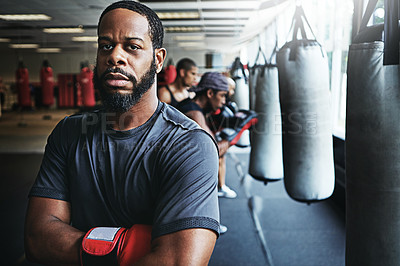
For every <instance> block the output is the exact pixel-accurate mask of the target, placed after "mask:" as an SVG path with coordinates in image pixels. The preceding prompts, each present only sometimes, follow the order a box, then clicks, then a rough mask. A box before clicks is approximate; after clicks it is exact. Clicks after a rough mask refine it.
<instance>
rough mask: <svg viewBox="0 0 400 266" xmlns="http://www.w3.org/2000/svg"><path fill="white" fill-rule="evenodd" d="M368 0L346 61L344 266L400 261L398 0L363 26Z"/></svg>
mask: <svg viewBox="0 0 400 266" xmlns="http://www.w3.org/2000/svg"><path fill="white" fill-rule="evenodd" d="M371 2H372V1H370V3H369V5H368V8H367V12H366V15H364V18H363V22H364V23H362V25H364V26H362V27H361V30H360V32H359V33H358V35H357V36H356V37H355V39H354V40H353V44H352V45H351V46H350V50H349V57H348V58H349V59H348V65H347V75H348V76H347V110H346V141H345V145H346V265H348V266H358V265H364V266H369V265H371V266H372V265H374V266H375V265H385V266H391V265H400V87H399V78H400V74H399V73H400V68H399V27H398V19H399V18H398V15H397V10H398V2H397V1H392V2H391V3H388V2H390V1H386V2H385V23H384V26H383V25H378V26H372V27H366V25H367V22H368V18H369V17H370V14H371V13H372V12H373V9H374V7H375V4H373V5H371ZM375 2H376V1H375ZM395 2H396V3H395ZM391 11H395V12H391ZM368 13H369V15H367V14H368ZM391 13H392V14H391ZM393 13H396V14H393ZM389 17H392V18H393V17H395V18H394V19H392V20H390V19H389ZM383 29H384V36H385V40H384V41H382V31H383ZM390 46H392V47H390Z"/></svg>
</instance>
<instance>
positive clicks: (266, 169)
mask: <svg viewBox="0 0 400 266" xmlns="http://www.w3.org/2000/svg"><path fill="white" fill-rule="evenodd" d="M254 68H256V69H258V70H257V72H258V77H257V85H256V88H255V91H256V98H255V111H256V112H257V114H258V123H257V124H256V125H255V126H254V129H253V130H252V131H251V132H250V136H251V138H250V139H251V151H250V160H249V174H250V175H251V176H252V177H253V178H255V179H257V180H260V181H263V182H265V183H267V182H271V181H277V180H280V179H282V178H283V162H282V128H281V107H280V105H279V81H278V68H277V67H276V65H271V64H267V63H265V65H262V66H259V65H258V66H254V67H253V68H252V69H251V70H250V72H252V71H253V69H254Z"/></svg>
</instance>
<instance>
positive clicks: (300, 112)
mask: <svg viewBox="0 0 400 266" xmlns="http://www.w3.org/2000/svg"><path fill="white" fill-rule="evenodd" d="M302 19H304V20H305V21H306V22H307V20H306V18H305V15H304V11H303V9H302V8H301V7H300V6H298V7H297V8H296V13H295V16H294V19H293V25H295V26H294V30H293V40H292V41H290V42H288V43H286V44H285V45H284V46H283V47H282V48H281V49H280V50H279V52H278V54H277V65H278V71H279V94H280V103H281V112H282V136H283V164H284V183H285V188H286V191H287V193H288V194H289V196H290V197H291V198H293V199H295V200H298V201H301V202H308V203H309V202H313V201H318V200H323V199H326V198H328V197H330V196H331V195H332V193H333V189H334V186H335V175H334V162H333V143H332V142H333V141H332V129H331V127H332V123H331V111H330V109H331V108H330V91H329V69H328V61H327V56H326V54H325V52H324V51H323V49H322V47H321V46H320V44H319V43H318V42H317V41H316V40H309V39H306V34H305V30H304V25H303V21H302ZM299 30H301V33H302V36H303V39H297V32H298V31H299Z"/></svg>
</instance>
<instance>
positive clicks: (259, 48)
mask: <svg viewBox="0 0 400 266" xmlns="http://www.w3.org/2000/svg"><path fill="white" fill-rule="evenodd" d="M260 54H261V55H262V56H263V58H264V64H265V63H266V62H267V58H266V57H265V54H264V52H263V51H262V49H261V46H258V52H257V56H256V60H254V66H255V65H256V64H257V61H258V58H259V57H260Z"/></svg>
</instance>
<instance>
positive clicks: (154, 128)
mask: <svg viewBox="0 0 400 266" xmlns="http://www.w3.org/2000/svg"><path fill="white" fill-rule="evenodd" d="M162 41H163V27H162V24H161V21H160V20H159V18H158V17H157V15H156V14H155V13H154V12H153V11H152V10H151V9H149V8H147V7H146V6H144V5H142V4H140V3H138V2H135V1H120V2H116V3H113V4H111V5H110V6H108V7H107V8H106V9H105V10H104V11H103V13H102V14H101V16H100V19H99V25H98V51H97V63H96V69H95V71H94V83H95V86H96V88H98V89H99V91H100V92H101V96H102V100H103V104H104V106H105V108H104V110H100V111H96V112H92V113H85V114H81V115H79V114H78V115H73V116H70V117H66V118H64V119H63V120H62V121H61V122H60V123H59V124H58V125H57V126H56V128H55V129H54V130H53V132H52V133H51V135H50V136H49V138H48V142H47V145H46V151H45V155H44V158H43V161H42V165H41V168H40V171H39V173H38V176H37V179H36V181H35V183H34V185H33V187H32V189H31V191H30V194H29V197H30V198H29V205H28V210H27V215H26V223H25V247H26V255H27V258H28V259H29V260H31V261H35V262H38V263H41V264H50V265H77V264H79V263H82V264H83V265H132V264H133V263H135V265H206V264H207V263H208V261H209V259H210V256H211V254H212V251H213V248H214V245H215V241H216V238H217V237H218V234H219V209H218V196H217V173H218V151H217V146H216V143H215V141H214V140H213V138H212V136H211V135H210V134H208V133H207V132H206V131H204V130H203V129H201V128H200V127H199V126H198V125H197V124H196V123H195V122H193V121H191V120H190V119H188V118H187V117H185V116H184V115H183V114H181V113H180V112H178V111H176V110H175V109H173V108H171V107H169V106H168V105H167V104H165V103H162V102H160V101H158V98H157V93H156V92H157V88H156V82H155V80H156V73H159V72H160V70H161V69H162V65H163V63H164V59H165V56H166V50H165V49H164V48H162ZM149 230H151V236H150V235H149ZM150 240H151V243H150ZM142 253H143V254H142Z"/></svg>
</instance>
